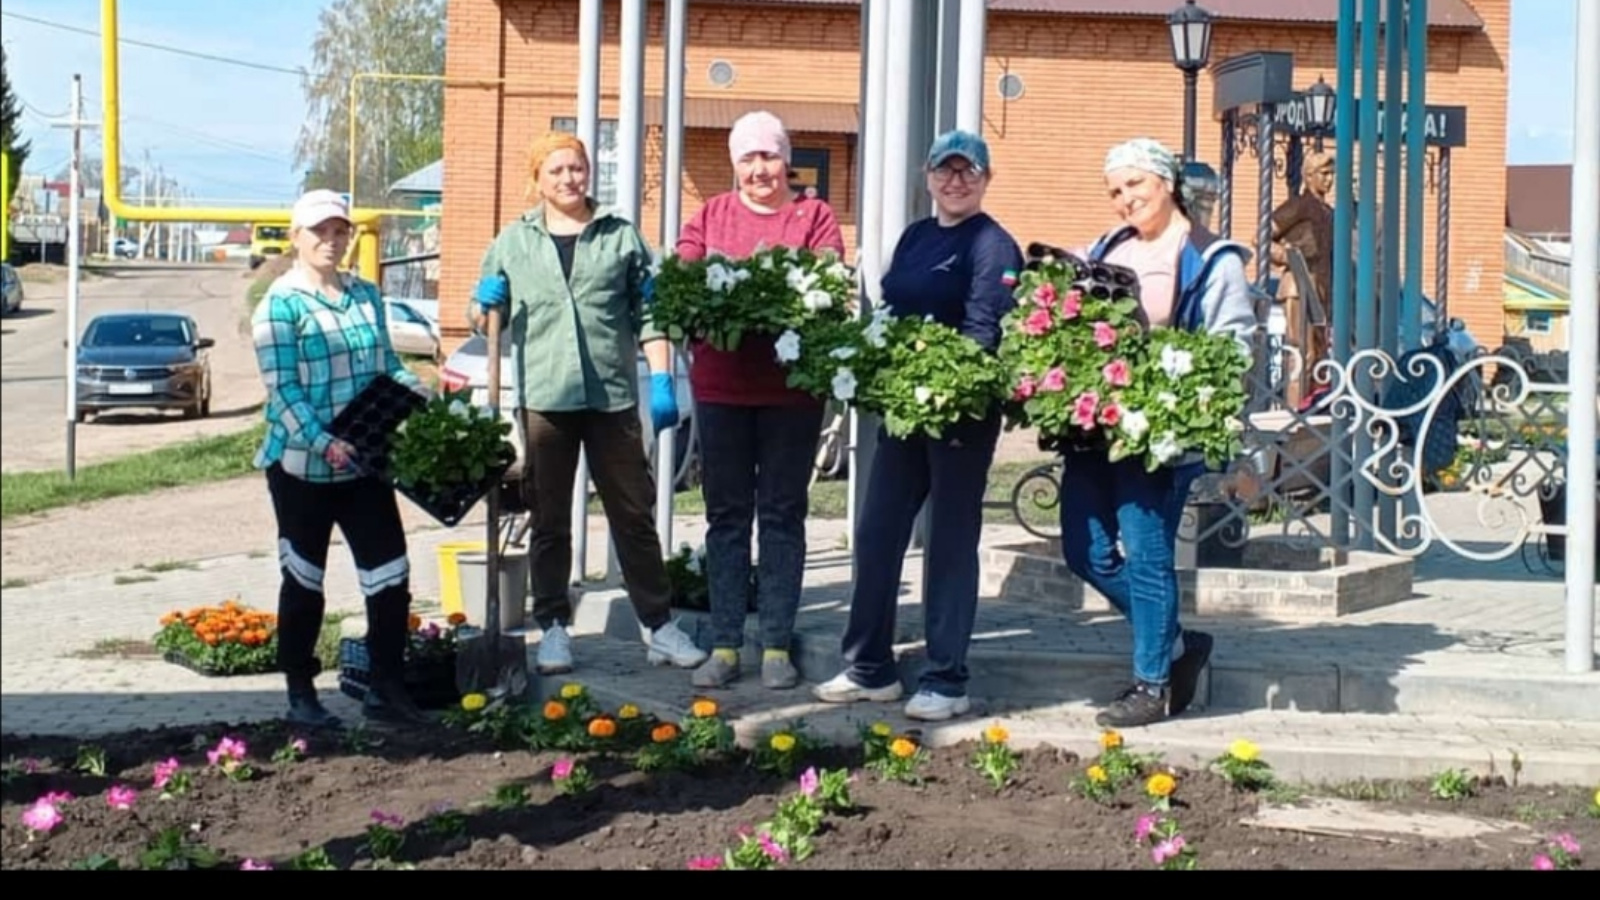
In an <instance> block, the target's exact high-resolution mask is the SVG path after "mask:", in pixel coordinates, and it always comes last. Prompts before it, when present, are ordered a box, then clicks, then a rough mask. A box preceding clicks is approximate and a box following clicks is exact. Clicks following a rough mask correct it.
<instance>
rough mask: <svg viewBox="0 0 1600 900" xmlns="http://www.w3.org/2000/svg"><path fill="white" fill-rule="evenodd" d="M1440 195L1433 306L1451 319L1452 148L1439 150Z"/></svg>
mask: <svg viewBox="0 0 1600 900" xmlns="http://www.w3.org/2000/svg"><path fill="white" fill-rule="evenodd" d="M1433 189H1434V190H1435V191H1436V192H1437V193H1438V197H1439V200H1438V207H1437V212H1436V218H1437V221H1436V222H1435V223H1434V231H1435V236H1434V240H1433V244H1434V246H1433V306H1434V309H1436V310H1437V311H1438V314H1439V318H1441V319H1444V320H1446V321H1448V320H1449V318H1450V148H1449V147H1440V148H1439V175H1438V181H1437V182H1436V183H1435V184H1434V188H1433Z"/></svg>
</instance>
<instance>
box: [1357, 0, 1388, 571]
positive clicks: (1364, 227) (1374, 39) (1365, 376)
mask: <svg viewBox="0 0 1600 900" xmlns="http://www.w3.org/2000/svg"><path fill="white" fill-rule="evenodd" d="M1381 9H1382V2H1381V0H1362V3H1361V128H1360V131H1361V137H1360V152H1361V184H1360V188H1361V200H1360V205H1359V207H1358V214H1357V220H1358V221H1357V225H1356V229H1357V241H1356V243H1357V248H1356V298H1355V300H1356V302H1355V313H1356V346H1357V347H1358V348H1359V349H1362V350H1368V349H1371V348H1374V347H1377V346H1378V319H1377V315H1376V310H1375V309H1374V305H1375V303H1376V294H1377V288H1378V284H1377V274H1378V273H1377V256H1378V241H1377V238H1378V210H1377V206H1378V149H1379V148H1378V102H1377V101H1378V18H1379V13H1380V11H1381ZM1356 390H1357V391H1358V392H1360V395H1361V396H1362V397H1364V398H1366V399H1367V400H1369V401H1370V400H1371V399H1372V397H1373V384H1372V376H1371V373H1370V369H1369V367H1367V366H1362V367H1361V371H1360V372H1359V373H1358V374H1357V377H1356ZM1355 439H1356V440H1355V460H1356V465H1357V466H1358V467H1359V470H1360V474H1358V475H1357V476H1356V479H1355V492H1354V493H1355V497H1354V501H1353V503H1352V506H1353V509H1354V512H1355V514H1356V516H1357V517H1359V519H1360V522H1361V525H1360V528H1359V530H1358V532H1357V534H1356V547H1357V548H1358V549H1361V550H1367V551H1370V550H1373V549H1374V548H1375V547H1376V546H1377V542H1376V541H1375V540H1374V536H1373V530H1372V529H1373V526H1374V525H1375V523H1374V522H1373V518H1372V514H1373V512H1374V511H1375V510H1376V507H1377V489H1376V488H1375V487H1374V485H1373V484H1372V481H1371V480H1370V478H1369V475H1368V473H1367V471H1366V468H1367V464H1368V462H1369V461H1370V458H1371V456H1372V450H1373V441H1372V436H1371V435H1370V434H1368V433H1367V430H1366V429H1365V428H1360V429H1357V431H1356V435H1355Z"/></svg>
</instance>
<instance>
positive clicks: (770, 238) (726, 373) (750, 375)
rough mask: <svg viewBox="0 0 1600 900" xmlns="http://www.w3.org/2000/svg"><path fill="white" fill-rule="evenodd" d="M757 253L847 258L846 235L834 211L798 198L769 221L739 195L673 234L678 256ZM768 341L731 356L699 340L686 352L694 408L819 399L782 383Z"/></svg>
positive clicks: (748, 339) (755, 338)
mask: <svg viewBox="0 0 1600 900" xmlns="http://www.w3.org/2000/svg"><path fill="white" fill-rule="evenodd" d="M758 247H766V248H771V247H794V248H798V249H807V250H813V251H816V252H822V251H824V250H832V251H834V252H835V253H837V254H839V256H840V258H841V259H842V258H843V257H844V235H842V234H841V233H840V232H839V222H838V220H837V219H835V218H834V215H833V210H832V209H831V208H830V207H829V206H828V204H826V203H824V202H822V201H821V200H812V199H807V198H804V197H800V198H796V199H795V200H794V201H792V202H790V203H789V204H788V205H786V206H784V207H782V208H781V209H779V210H778V211H777V212H775V213H772V214H771V215H763V214H761V213H758V212H755V211H753V210H751V209H750V208H749V207H748V206H746V205H745V204H744V202H743V201H742V200H740V199H739V195H738V193H737V192H729V193H726V194H721V195H718V196H716V197H713V198H711V200H709V201H708V202H707V203H706V205H705V206H703V207H701V209H700V212H698V213H696V214H695V216H694V218H693V219H690V220H689V223H688V224H687V225H685V226H684V228H683V232H682V233H681V234H680V235H679V236H678V247H677V254H678V256H680V257H682V258H684V259H686V260H698V259H704V258H705V257H707V256H711V255H713V254H715V255H720V256H725V257H728V258H730V259H742V258H744V257H747V256H749V255H751V254H752V253H754V252H755V251H756V249H757V248H758ZM775 342H776V337H775V336H773V335H762V334H752V335H745V337H744V340H743V341H741V342H740V344H739V349H737V350H735V351H733V352H731V353H729V352H724V351H721V350H717V349H716V348H714V347H712V346H710V345H709V344H706V343H705V342H703V341H696V342H694V343H693V344H692V345H691V347H690V352H691V354H692V360H693V361H692V362H691V363H690V366H689V384H690V385H691V386H692V387H693V388H694V399H695V402H696V403H725V404H728V405H731V406H803V405H810V404H820V403H821V402H822V401H821V400H819V399H817V398H815V397H813V396H811V395H810V394H807V393H804V392H802V391H797V390H794V389H793V388H791V387H789V385H788V383H787V374H786V373H785V372H784V370H783V367H782V366H780V365H779V364H778V357H777V351H776V350H775V349H774V346H773V345H774V343H775Z"/></svg>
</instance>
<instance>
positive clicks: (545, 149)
mask: <svg viewBox="0 0 1600 900" xmlns="http://www.w3.org/2000/svg"><path fill="white" fill-rule="evenodd" d="M561 150H573V151H576V152H577V153H578V155H579V156H582V157H583V160H584V162H585V163H587V162H588V161H589V148H588V147H586V146H584V143H583V141H582V140H580V139H579V138H578V136H577V135H575V134H572V133H570V132H566V131H548V132H545V133H544V134H543V135H542V136H540V137H538V138H536V139H535V140H534V142H533V146H531V147H529V148H528V194H529V196H537V195H538V193H539V172H540V170H542V169H543V168H544V164H545V161H546V160H548V159H549V158H550V157H551V156H552V155H554V154H555V153H557V152H558V151H561Z"/></svg>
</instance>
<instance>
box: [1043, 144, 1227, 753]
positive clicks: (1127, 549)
mask: <svg viewBox="0 0 1600 900" xmlns="http://www.w3.org/2000/svg"><path fill="white" fill-rule="evenodd" d="M1105 179H1106V191H1107V194H1108V195H1109V197H1110V199H1111V207H1112V209H1113V210H1114V211H1115V212H1116V213H1117V216H1118V217H1119V218H1120V219H1122V222H1123V224H1122V225H1121V226H1120V227H1118V228H1116V229H1114V230H1113V231H1111V232H1110V233H1108V234H1106V235H1104V236H1102V237H1101V238H1100V239H1099V240H1098V241H1096V242H1095V244H1094V245H1093V246H1092V247H1090V248H1089V250H1088V253H1087V254H1086V256H1087V259H1088V260H1089V261H1090V262H1101V261H1104V262H1107V263H1115V264H1117V265H1122V266H1126V267H1128V268H1130V269H1132V270H1133V271H1134V272H1135V273H1136V274H1137V275H1138V276H1139V288H1140V302H1141V305H1142V306H1143V313H1144V317H1145V318H1146V319H1147V320H1148V322H1149V326H1150V327H1151V328H1186V329H1190V330H1195V331H1200V330H1203V331H1207V332H1211V333H1213V334H1228V335H1231V336H1232V337H1233V338H1234V339H1235V340H1236V341H1238V342H1239V344H1240V348H1241V352H1245V353H1248V352H1249V351H1250V335H1251V334H1252V333H1253V332H1254V331H1255V329H1256V327H1257V322H1256V316H1255V311H1254V307H1253V305H1252V303H1251V300H1250V284H1249V281H1248V280H1247V279H1246V277H1245V269H1244V265H1245V262H1246V261H1247V260H1248V259H1249V258H1250V251H1248V250H1246V249H1245V248H1244V247H1243V246H1242V245H1240V244H1237V243H1235V242H1233V241H1229V240H1223V239H1222V238H1219V237H1217V236H1216V235H1214V234H1211V233H1210V232H1208V231H1206V229H1205V228H1204V227H1203V226H1202V225H1200V224H1198V223H1196V222H1194V221H1192V220H1191V219H1190V217H1189V213H1188V209H1187V206H1186V204H1185V202H1184V197H1183V184H1182V175H1181V169H1180V166H1179V164H1178V159H1177V157H1175V156H1174V155H1173V154H1172V152H1171V151H1169V150H1167V149H1166V148H1165V147H1163V146H1161V145H1160V144H1158V143H1156V142H1155V141H1152V140H1149V139H1147V138H1140V139H1137V140H1132V141H1128V142H1127V143H1125V144H1120V145H1118V146H1116V147H1113V148H1112V149H1111V152H1110V153H1108V154H1107V155H1106V161H1105ZM1203 466H1204V464H1203V463H1200V462H1195V461H1193V460H1192V459H1190V458H1182V459H1179V460H1177V461H1176V463H1175V464H1174V465H1170V466H1166V467H1163V468H1160V469H1158V470H1156V471H1155V472H1146V471H1145V469H1144V464H1143V462H1142V461H1140V460H1137V459H1127V460H1123V461H1121V462H1112V461H1111V460H1110V459H1109V458H1108V457H1107V456H1106V453H1105V451H1104V450H1081V451H1068V452H1067V453H1066V454H1065V459H1064V469H1063V474H1062V478H1061V496H1062V497H1063V498H1064V501H1063V502H1062V504H1061V549H1062V555H1063V556H1064V557H1065V560H1066V563H1067V566H1068V568H1070V569H1072V571H1073V572H1074V573H1075V574H1077V575H1078V577H1080V578H1082V579H1083V580H1084V581H1086V582H1088V583H1089V584H1090V585H1092V586H1093V587H1094V588H1095V590H1097V591H1099V592H1100V593H1101V594H1103V595H1105V597H1106V599H1108V600H1109V601H1111V603H1112V605H1113V606H1115V607H1116V608H1117V611H1118V612H1121V613H1122V615H1123V616H1124V617H1126V618H1127V619H1128V621H1129V622H1130V623H1131V624H1132V626H1133V676H1134V682H1133V684H1132V686H1130V687H1129V688H1128V689H1127V690H1125V691H1124V692H1123V693H1122V695H1121V696H1119V697H1118V698H1117V699H1116V700H1115V701H1113V702H1112V703H1111V705H1110V706H1109V707H1108V708H1107V709H1106V710H1104V711H1103V712H1101V713H1100V715H1099V717H1098V719H1097V721H1098V722H1099V723H1100V724H1101V725H1102V726H1105V727H1114V728H1126V727H1132V726H1137V725H1148V724H1150V723H1152V722H1158V721H1160V720H1162V719H1163V718H1166V717H1167V716H1170V715H1177V714H1179V713H1181V712H1183V710H1184V709H1185V708H1187V707H1188V705H1189V703H1190V702H1191V701H1193V699H1194V693H1195V686H1196V683H1197V681H1198V679H1199V677H1200V671H1201V670H1202V669H1203V668H1204V667H1205V664H1206V662H1207V661H1208V660H1209V659H1210V656H1211V644H1212V640H1211V636H1210V635H1207V634H1204V633H1202V632H1198V631H1183V630H1181V629H1180V628H1179V626H1178V600H1179V596H1178V576H1177V570H1176V563H1175V560H1174V549H1173V548H1174V544H1175V543H1176V542H1177V535H1178V523H1179V521H1180V519H1181V517H1182V515H1183V508H1184V505H1185V503H1186V502H1187V499H1188V496H1189V488H1190V486H1191V485H1192V484H1193V483H1194V480H1195V478H1196V477H1198V476H1199V475H1200V473H1201V471H1202V469H1203ZM1119 542H1120V544H1121V550H1120V551H1119V550H1118V544H1119Z"/></svg>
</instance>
